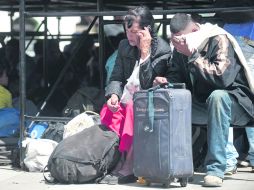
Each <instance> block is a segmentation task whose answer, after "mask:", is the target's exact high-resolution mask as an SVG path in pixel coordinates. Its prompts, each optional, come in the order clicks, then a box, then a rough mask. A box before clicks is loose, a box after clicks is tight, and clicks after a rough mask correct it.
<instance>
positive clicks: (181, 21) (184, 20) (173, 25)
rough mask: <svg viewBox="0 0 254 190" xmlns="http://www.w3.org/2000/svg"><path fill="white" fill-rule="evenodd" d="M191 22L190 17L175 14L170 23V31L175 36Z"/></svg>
mask: <svg viewBox="0 0 254 190" xmlns="http://www.w3.org/2000/svg"><path fill="white" fill-rule="evenodd" d="M191 21H192V18H191V16H189V15H187V14H184V13H177V14H175V16H173V18H172V19H171V21H170V31H171V33H173V34H176V33H178V32H180V31H182V30H184V29H185V28H186V27H187V25H188V24H189V23H190V22H191Z"/></svg>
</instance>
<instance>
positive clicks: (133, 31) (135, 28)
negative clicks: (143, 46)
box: [125, 22, 142, 47]
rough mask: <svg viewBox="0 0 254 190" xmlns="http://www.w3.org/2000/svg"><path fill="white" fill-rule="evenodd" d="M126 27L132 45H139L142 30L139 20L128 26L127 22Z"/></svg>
mask: <svg viewBox="0 0 254 190" xmlns="http://www.w3.org/2000/svg"><path fill="white" fill-rule="evenodd" d="M125 28H126V35H127V38H128V40H129V44H130V45H131V46H137V47H139V37H138V35H137V34H138V32H139V31H140V30H142V29H141V28H140V26H139V23H138V22H133V24H132V26H131V27H130V28H128V27H127V26H126V24H125Z"/></svg>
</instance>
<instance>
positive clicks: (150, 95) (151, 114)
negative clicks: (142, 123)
mask: <svg viewBox="0 0 254 190" xmlns="http://www.w3.org/2000/svg"><path fill="white" fill-rule="evenodd" d="M153 92H154V90H152V89H149V90H148V108H147V111H148V119H149V124H148V126H146V127H145V128H144V130H145V131H146V132H150V133H151V132H153V124H154V103H153Z"/></svg>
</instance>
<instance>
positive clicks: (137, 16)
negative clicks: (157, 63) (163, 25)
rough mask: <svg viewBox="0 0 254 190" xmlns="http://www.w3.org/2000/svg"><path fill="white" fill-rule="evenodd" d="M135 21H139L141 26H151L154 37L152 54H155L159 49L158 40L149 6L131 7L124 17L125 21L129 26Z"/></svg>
mask: <svg viewBox="0 0 254 190" xmlns="http://www.w3.org/2000/svg"><path fill="white" fill-rule="evenodd" d="M134 22H137V23H139V26H140V28H143V29H144V27H148V28H149V32H150V35H151V37H152V44H151V55H152V56H154V55H155V52H156V49H157V45H158V40H157V35H156V32H155V30H154V18H153V15H152V13H151V11H150V10H149V8H148V7H146V6H139V7H137V8H134V9H130V10H129V11H128V13H127V15H126V16H125V18H124V23H125V24H126V26H127V28H130V27H132V25H133V23H134Z"/></svg>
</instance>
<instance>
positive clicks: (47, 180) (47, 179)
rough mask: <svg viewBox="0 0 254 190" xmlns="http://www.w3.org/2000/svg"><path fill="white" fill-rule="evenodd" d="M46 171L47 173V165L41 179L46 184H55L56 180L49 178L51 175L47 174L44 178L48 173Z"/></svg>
mask: <svg viewBox="0 0 254 190" xmlns="http://www.w3.org/2000/svg"><path fill="white" fill-rule="evenodd" d="M48 171H49V170H48V165H46V166H45V167H44V168H43V177H44V179H45V181H46V182H48V183H56V182H57V181H56V179H55V178H53V177H52V176H51V174H49V175H48V176H46V174H45V172H48Z"/></svg>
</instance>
